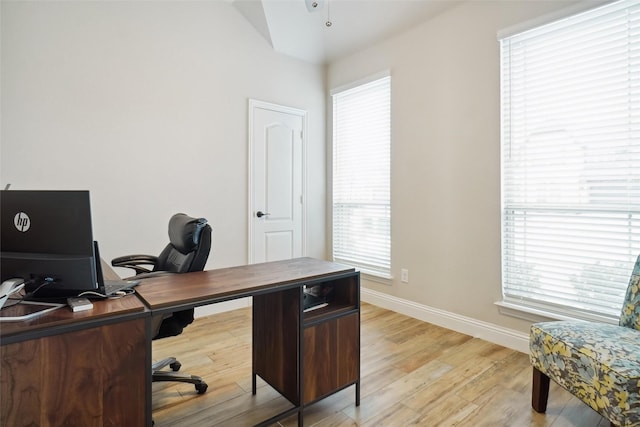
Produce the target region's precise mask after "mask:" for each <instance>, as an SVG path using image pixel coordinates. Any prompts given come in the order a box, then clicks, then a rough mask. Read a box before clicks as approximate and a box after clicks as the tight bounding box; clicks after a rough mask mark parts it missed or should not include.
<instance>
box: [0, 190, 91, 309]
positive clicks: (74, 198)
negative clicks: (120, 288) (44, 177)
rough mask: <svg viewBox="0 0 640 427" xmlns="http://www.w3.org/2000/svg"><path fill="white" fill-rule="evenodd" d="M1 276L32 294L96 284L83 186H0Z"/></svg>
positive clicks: (60, 293)
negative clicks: (62, 188)
mask: <svg viewBox="0 0 640 427" xmlns="http://www.w3.org/2000/svg"><path fill="white" fill-rule="evenodd" d="M0 210H1V216H0V221H1V230H0V249H1V256H0V258H1V259H0V275H1V278H2V281H4V280H7V279H10V278H13V277H19V278H22V279H24V280H25V282H26V286H25V289H26V290H27V292H33V297H34V298H41V297H64V296H74V295H78V293H80V292H82V291H86V290H89V289H96V288H97V276H96V259H95V254H94V242H93V232H92V227H91V205H90V199H89V192H88V191H33V190H0Z"/></svg>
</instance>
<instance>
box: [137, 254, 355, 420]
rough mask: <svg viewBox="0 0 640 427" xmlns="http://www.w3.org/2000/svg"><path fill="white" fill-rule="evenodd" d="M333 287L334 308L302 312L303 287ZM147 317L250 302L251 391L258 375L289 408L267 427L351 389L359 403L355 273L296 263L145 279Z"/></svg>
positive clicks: (325, 265)
mask: <svg viewBox="0 0 640 427" xmlns="http://www.w3.org/2000/svg"><path fill="white" fill-rule="evenodd" d="M318 284H331V285H332V287H333V299H332V302H331V303H330V304H329V305H328V306H327V307H325V308H322V309H320V310H315V311H312V312H308V313H304V312H303V309H302V301H303V286H304V285H318ZM136 290H137V292H138V295H139V296H140V297H141V298H142V299H143V300H144V301H145V302H146V303H147V305H148V306H149V308H150V309H151V311H152V312H153V314H154V315H155V314H162V313H165V312H173V311H176V310H177V309H186V308H191V307H197V306H201V305H205V304H211V303H216V302H220V301H225V300H230V299H233V298H241V297H246V296H252V297H253V393H254V394H255V393H256V376H258V375H259V376H260V377H261V378H262V379H264V380H265V381H266V382H267V383H268V384H270V385H271V386H272V387H273V388H275V389H276V390H277V391H278V392H280V393H281V394H282V395H283V396H285V397H286V398H287V399H288V400H289V401H290V402H291V403H292V407H291V408H290V409H288V410H287V411H285V412H282V413H280V414H276V415H274V416H273V417H272V418H270V419H268V420H266V421H264V422H263V423H260V424H259V426H262V425H264V426H266V425H269V424H272V423H274V422H275V421H277V420H280V419H283V418H286V417H288V416H290V415H292V414H295V413H297V414H298V424H299V425H302V423H303V417H302V412H303V410H304V407H305V406H308V405H311V404H313V403H314V402H317V401H318V400H320V399H322V398H324V397H326V396H328V395H330V394H333V393H335V392H337V391H339V390H342V389H344V388H346V387H349V386H351V385H355V389H356V390H355V394H356V396H355V403H356V405H359V403H360V402H359V400H360V273H359V272H356V271H355V270H354V269H353V268H349V267H345V266H343V265H339V264H334V263H330V262H326V261H319V260H315V259H311V258H298V259H293V260H286V261H277V262H269V263H263V264H253V265H247V266H241V267H232V268H223V269H218V270H209V271H203V272H195V273H186V274H180V275H173V276H162V277H158V278H153V279H146V280H144V282H143V283H142V284H140V285H139V286H138V287H137V288H136Z"/></svg>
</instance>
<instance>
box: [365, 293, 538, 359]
mask: <svg viewBox="0 0 640 427" xmlns="http://www.w3.org/2000/svg"><path fill="white" fill-rule="evenodd" d="M360 297H361V298H362V301H364V302H368V303H370V304H374V305H377V306H378V307H382V308H386V309H388V310H392V311H395V312H398V313H401V314H404V315H407V316H409V317H413V318H415V319H418V320H422V321H424V322H429V323H432V324H434V325H437V326H442V327H443V328H447V329H451V330H454V331H456V332H460V333H462V334H466V335H470V336H472V337H475V338H480V339H483V340H485V341H489V342H492V343H494V344H498V345H501V346H503V347H507V348H510V349H513V350H517V351H520V352H523V353H528V352H529V335H527V334H525V333H522V332H520V331H516V330H513V329H508V328H504V327H502V326H498V325H495V324H493V323H488V322H483V321H480V320H476V319H473V318H471V317H466V316H461V315H459V314H455V313H451V312H449V311H445V310H440V309H438V308H434V307H429V306H427V305H423V304H418V303H415V302H413V301H409V300H405V299H402V298H397V297H394V296H392V295H388V294H385V293H382V292H378V291H374V290H371V289H367V288H360Z"/></svg>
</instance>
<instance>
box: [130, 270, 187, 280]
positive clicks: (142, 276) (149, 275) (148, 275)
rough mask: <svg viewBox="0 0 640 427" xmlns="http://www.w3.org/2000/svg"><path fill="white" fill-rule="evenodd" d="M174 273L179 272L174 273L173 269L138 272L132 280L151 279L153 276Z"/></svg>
mask: <svg viewBox="0 0 640 427" xmlns="http://www.w3.org/2000/svg"><path fill="white" fill-rule="evenodd" d="M173 274H178V273H173V272H171V271H149V272H145V273H139V274H136V275H135V276H133V277H131V278H130V279H131V280H141V279H149V278H152V277H160V276H169V275H173Z"/></svg>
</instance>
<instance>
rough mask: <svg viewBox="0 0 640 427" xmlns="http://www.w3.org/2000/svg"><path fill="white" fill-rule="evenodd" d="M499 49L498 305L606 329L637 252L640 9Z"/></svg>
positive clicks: (569, 22) (605, 13) (518, 38)
mask: <svg viewBox="0 0 640 427" xmlns="http://www.w3.org/2000/svg"><path fill="white" fill-rule="evenodd" d="M500 48H501V74H502V76H501V77H502V80H501V96H502V100H501V103H502V290H503V303H514V304H516V305H518V306H520V307H523V306H524V307H528V308H537V309H541V310H543V311H544V312H546V313H556V314H564V315H568V316H570V317H578V318H599V319H602V320H610V321H613V320H614V319H617V318H618V317H619V314H620V309H621V306H622V301H623V298H624V292H625V289H626V287H627V284H628V280H629V277H630V274H631V270H632V268H633V263H634V261H635V259H636V257H637V256H638V254H639V253H640V1H638V0H633V1H629V0H627V1H619V2H616V3H610V4H608V5H605V6H603V7H599V8H597V9H594V10H590V11H588V12H585V13H581V14H579V15H575V16H572V17H570V18H567V19H563V20H559V21H557V22H554V23H551V24H548V25H545V26H542V27H538V28H535V29H532V30H529V31H526V32H523V33H520V34H515V35H511V36H509V37H505V38H503V39H501V40H500Z"/></svg>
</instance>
